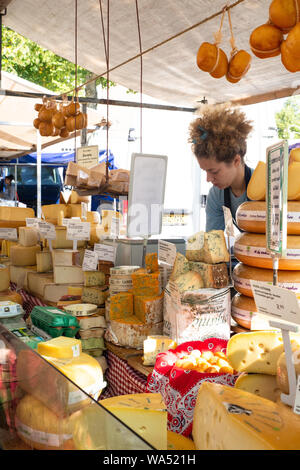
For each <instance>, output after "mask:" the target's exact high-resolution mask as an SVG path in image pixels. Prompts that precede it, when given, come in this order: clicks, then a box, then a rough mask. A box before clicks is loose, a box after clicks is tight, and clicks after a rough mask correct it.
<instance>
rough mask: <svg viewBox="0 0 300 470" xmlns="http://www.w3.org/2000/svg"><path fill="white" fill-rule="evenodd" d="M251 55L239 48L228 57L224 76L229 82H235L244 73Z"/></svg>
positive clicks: (248, 65) (248, 66)
mask: <svg viewBox="0 0 300 470" xmlns="http://www.w3.org/2000/svg"><path fill="white" fill-rule="evenodd" d="M251 60H252V58H251V55H250V54H249V53H248V52H247V51H244V50H243V49H241V50H240V51H237V52H236V53H235V54H234V55H233V56H232V58H231V59H230V62H229V66H228V72H227V74H226V78H227V80H228V81H229V82H231V83H237V82H239V81H240V79H241V78H242V77H244V76H245V75H246V73H247V72H248V70H249V68H250V65H251Z"/></svg>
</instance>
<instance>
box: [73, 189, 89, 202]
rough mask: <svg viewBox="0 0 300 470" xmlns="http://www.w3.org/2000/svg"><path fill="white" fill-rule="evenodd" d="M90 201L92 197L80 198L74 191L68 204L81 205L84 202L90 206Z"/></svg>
mask: <svg viewBox="0 0 300 470" xmlns="http://www.w3.org/2000/svg"><path fill="white" fill-rule="evenodd" d="M90 200H91V196H80V195H79V194H78V193H77V192H76V191H74V190H72V191H71V194H70V197H69V200H68V204H81V203H82V202H86V203H87V204H88V203H89V202H90Z"/></svg>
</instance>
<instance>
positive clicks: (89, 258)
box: [82, 250, 98, 271]
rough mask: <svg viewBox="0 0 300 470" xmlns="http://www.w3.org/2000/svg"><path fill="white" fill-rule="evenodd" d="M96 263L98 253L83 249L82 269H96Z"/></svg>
mask: <svg viewBox="0 0 300 470" xmlns="http://www.w3.org/2000/svg"><path fill="white" fill-rule="evenodd" d="M97 265H98V255H97V253H96V252H95V251H91V250H85V252H84V258H83V263H82V270H83V271H96V270H97Z"/></svg>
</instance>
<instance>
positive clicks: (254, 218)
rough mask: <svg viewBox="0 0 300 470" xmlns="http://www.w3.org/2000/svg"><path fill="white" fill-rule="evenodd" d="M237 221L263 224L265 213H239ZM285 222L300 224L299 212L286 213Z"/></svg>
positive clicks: (242, 211) (241, 211) (243, 211)
mask: <svg viewBox="0 0 300 470" xmlns="http://www.w3.org/2000/svg"><path fill="white" fill-rule="evenodd" d="M239 219H241V220H247V221H251V222H258V221H261V222H265V221H266V212H265V211H245V210H240V211H239ZM287 221H288V222H292V223H297V222H300V212H288V213H287Z"/></svg>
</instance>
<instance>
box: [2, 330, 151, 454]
mask: <svg viewBox="0 0 300 470" xmlns="http://www.w3.org/2000/svg"><path fill="white" fill-rule="evenodd" d="M100 403H101V402H98V401H97V400H96V399H93V398H92V397H91V396H89V395H88V394H87V393H85V391H84V390H83V389H81V388H79V387H78V386H77V385H76V384H75V383H74V382H72V381H71V380H70V379H68V378H67V377H66V376H65V375H64V374H62V373H61V372H60V371H59V370H58V369H57V368H56V367H54V366H53V365H52V364H50V363H49V362H48V361H46V360H45V359H44V358H43V357H42V356H40V355H39V354H38V353H37V352H36V351H35V350H34V349H32V348H30V347H29V346H27V344H26V343H24V342H22V341H20V339H18V338H17V337H16V336H15V335H14V334H13V333H11V332H10V331H9V330H7V329H6V328H5V327H4V326H3V325H1V324H0V449H2V450H32V449H38V450H152V449H153V447H152V446H151V445H150V444H149V443H147V442H146V441H145V440H143V439H142V438H141V437H140V436H139V435H137V434H136V433H135V432H134V431H132V430H131V429H130V428H129V427H128V426H126V425H125V424H124V423H122V422H121V421H120V420H119V419H118V418H116V417H115V416H114V415H113V414H111V413H110V412H109V411H107V410H106V409H105V408H104V407H103V406H101V404H100Z"/></svg>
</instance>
